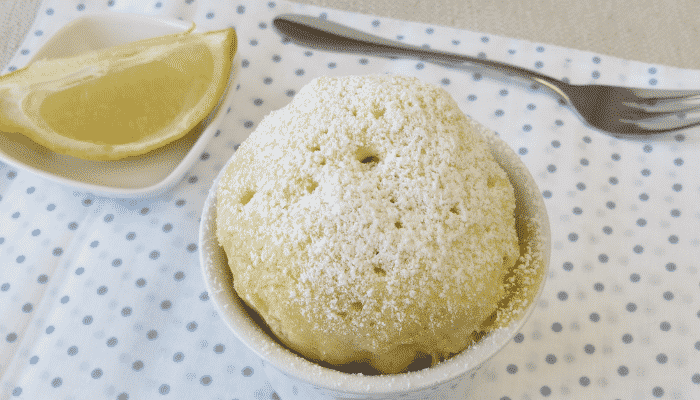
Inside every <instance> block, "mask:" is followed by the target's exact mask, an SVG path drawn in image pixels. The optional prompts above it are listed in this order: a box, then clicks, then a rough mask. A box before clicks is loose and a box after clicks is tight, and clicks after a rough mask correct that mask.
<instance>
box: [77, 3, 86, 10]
mask: <svg viewBox="0 0 700 400" xmlns="http://www.w3.org/2000/svg"><path fill="white" fill-rule="evenodd" d="M75 8H76V9H77V10H78V11H83V10H84V9H85V4H82V3H81V4H78V6H77V7H75Z"/></svg>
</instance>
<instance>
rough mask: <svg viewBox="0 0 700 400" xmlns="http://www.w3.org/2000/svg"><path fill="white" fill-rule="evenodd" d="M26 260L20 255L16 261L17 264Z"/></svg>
mask: <svg viewBox="0 0 700 400" xmlns="http://www.w3.org/2000/svg"><path fill="white" fill-rule="evenodd" d="M24 260H25V257H24V256H19V257H17V259H16V260H15V261H17V264H22V263H23V262H24Z"/></svg>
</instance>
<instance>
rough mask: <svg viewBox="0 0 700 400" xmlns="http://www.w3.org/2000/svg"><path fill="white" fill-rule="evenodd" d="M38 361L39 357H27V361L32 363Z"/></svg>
mask: <svg viewBox="0 0 700 400" xmlns="http://www.w3.org/2000/svg"><path fill="white" fill-rule="evenodd" d="M38 362H39V357H37V356H33V357H32V358H30V359H29V363H30V364H32V365H34V364H36V363H38Z"/></svg>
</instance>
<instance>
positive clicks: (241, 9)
mask: <svg viewBox="0 0 700 400" xmlns="http://www.w3.org/2000/svg"><path fill="white" fill-rule="evenodd" d="M236 12H237V13H239V14H243V13H244V12H245V6H238V7H237V8H236Z"/></svg>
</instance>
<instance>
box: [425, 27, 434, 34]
mask: <svg viewBox="0 0 700 400" xmlns="http://www.w3.org/2000/svg"><path fill="white" fill-rule="evenodd" d="M433 32H435V29H433V28H428V29H426V30H425V33H427V34H428V35H432V34H433Z"/></svg>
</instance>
